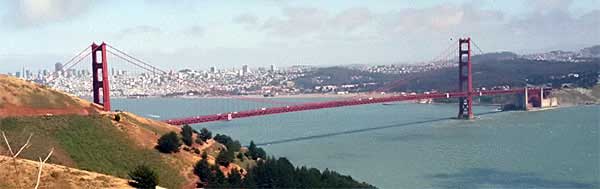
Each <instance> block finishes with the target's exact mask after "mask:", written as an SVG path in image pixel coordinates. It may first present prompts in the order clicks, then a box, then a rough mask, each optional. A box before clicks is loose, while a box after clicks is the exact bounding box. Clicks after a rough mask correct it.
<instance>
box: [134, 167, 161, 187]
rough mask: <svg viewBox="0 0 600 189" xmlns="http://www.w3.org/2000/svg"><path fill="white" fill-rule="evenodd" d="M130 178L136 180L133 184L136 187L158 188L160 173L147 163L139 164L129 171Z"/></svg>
mask: <svg viewBox="0 0 600 189" xmlns="http://www.w3.org/2000/svg"><path fill="white" fill-rule="evenodd" d="M129 178H131V180H133V181H134V182H135V183H133V186H134V187H136V188H156V186H157V185H158V175H157V174H156V172H154V170H152V169H151V168H150V167H148V166H146V165H139V166H137V167H136V168H135V169H134V170H133V171H131V172H129Z"/></svg>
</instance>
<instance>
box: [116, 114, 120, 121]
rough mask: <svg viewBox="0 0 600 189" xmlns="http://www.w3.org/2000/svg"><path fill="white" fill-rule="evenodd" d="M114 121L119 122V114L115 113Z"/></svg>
mask: <svg viewBox="0 0 600 189" xmlns="http://www.w3.org/2000/svg"><path fill="white" fill-rule="evenodd" d="M115 121H116V122H120V121H121V115H119V114H115Z"/></svg>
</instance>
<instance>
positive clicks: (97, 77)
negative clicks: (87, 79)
mask: <svg viewBox="0 0 600 189" xmlns="http://www.w3.org/2000/svg"><path fill="white" fill-rule="evenodd" d="M99 58H100V59H99ZM99 72H100V73H99ZM92 79H93V81H92V87H93V93H94V103H96V104H98V105H102V107H104V111H110V88H109V87H108V83H109V81H108V62H107V60H106V44H105V43H102V44H100V45H96V43H92ZM100 90H102V93H101V92H100ZM100 95H102V102H101V101H100Z"/></svg>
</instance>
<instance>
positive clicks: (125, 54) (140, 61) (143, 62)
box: [106, 44, 167, 73]
mask: <svg viewBox="0 0 600 189" xmlns="http://www.w3.org/2000/svg"><path fill="white" fill-rule="evenodd" d="M106 46H108V47H109V48H111V49H113V50H115V51H117V52H118V53H121V54H122V55H124V56H126V57H128V58H131V59H133V60H135V61H137V62H139V63H141V64H143V65H145V66H148V67H150V68H152V69H154V70H158V71H160V72H162V73H167V72H166V71H164V70H161V69H159V68H157V67H154V66H152V65H151V64H149V63H147V62H145V61H142V60H140V59H137V58H135V57H133V56H131V55H129V54H127V53H125V52H123V51H121V50H119V49H117V48H115V47H113V46H111V45H109V44H106Z"/></svg>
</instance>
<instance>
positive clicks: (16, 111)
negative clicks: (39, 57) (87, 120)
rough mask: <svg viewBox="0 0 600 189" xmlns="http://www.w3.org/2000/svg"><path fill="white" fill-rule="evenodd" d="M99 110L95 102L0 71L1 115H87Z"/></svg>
mask: <svg viewBox="0 0 600 189" xmlns="http://www.w3.org/2000/svg"><path fill="white" fill-rule="evenodd" d="M99 111H100V110H99V108H98V107H97V106H95V105H93V104H92V103H90V102H88V101H85V100H82V99H80V98H77V97H73V96H70V95H68V94H65V93H62V92H59V91H55V90H52V89H48V88H46V87H45V86H41V85H38V84H34V83H30V82H27V81H24V80H21V79H18V78H15V77H9V76H6V75H2V74H0V117H8V116H36V115H46V114H53V115H64V114H77V115H89V114H95V113H98V112H99Z"/></svg>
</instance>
